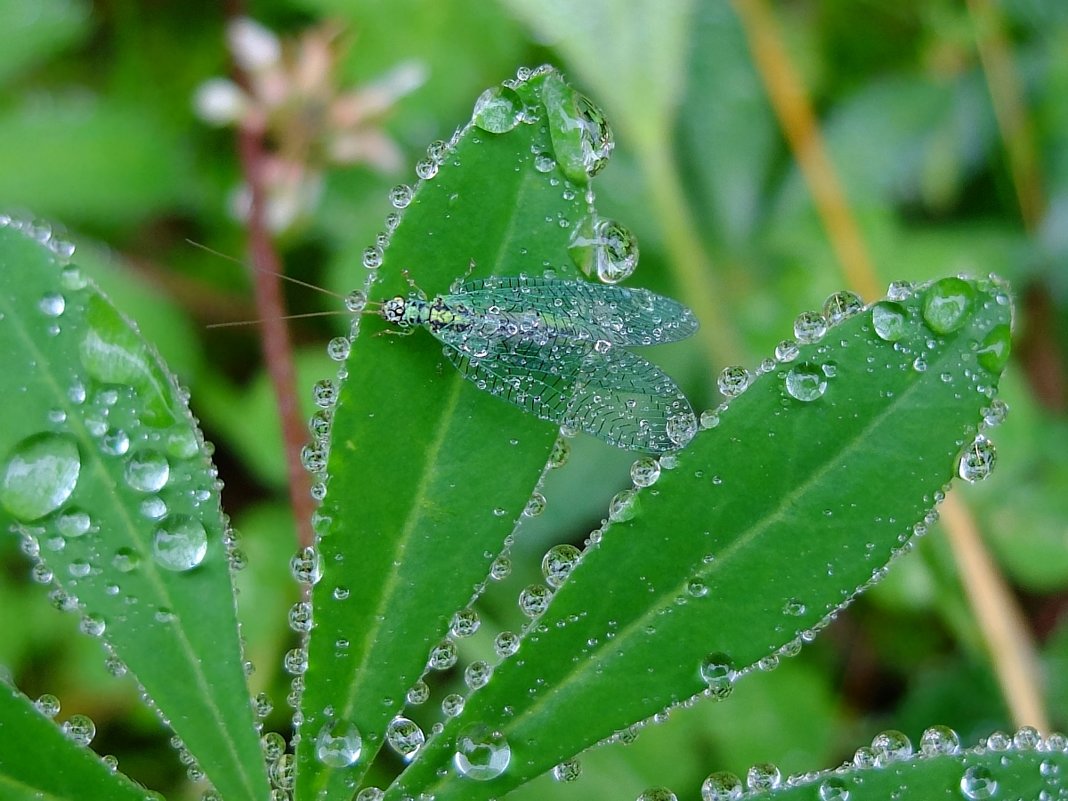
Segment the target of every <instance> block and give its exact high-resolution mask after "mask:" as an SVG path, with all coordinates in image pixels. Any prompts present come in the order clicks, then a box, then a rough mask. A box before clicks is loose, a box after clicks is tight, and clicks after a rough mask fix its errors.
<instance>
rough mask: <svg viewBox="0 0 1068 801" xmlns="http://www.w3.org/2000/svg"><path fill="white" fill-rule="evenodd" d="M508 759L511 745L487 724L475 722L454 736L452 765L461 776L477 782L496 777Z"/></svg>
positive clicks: (504, 767) (503, 768)
mask: <svg viewBox="0 0 1068 801" xmlns="http://www.w3.org/2000/svg"><path fill="white" fill-rule="evenodd" d="M511 760H512V749H511V747H510V746H509V745H508V741H507V740H506V739H505V738H504V735H503V734H501V733H500V732H499V731H494V730H493V729H491V728H490V727H489V726H486V725H483V724H475V725H474V726H470V727H468V728H467V729H465V730H464V731H463V732H461V733H460V734H459V736H457V738H456V752H455V754H454V755H453V765H455V767H456V772H457V773H458V774H459V775H460V776H463V777H464V778H467V779H474V780H475V781H480V782H484V781H489V780H490V779H496V778H497V777H498V776H500V775H501V774H502V773H504V772H505V770H507V769H508V763H509V762H510V761H511Z"/></svg>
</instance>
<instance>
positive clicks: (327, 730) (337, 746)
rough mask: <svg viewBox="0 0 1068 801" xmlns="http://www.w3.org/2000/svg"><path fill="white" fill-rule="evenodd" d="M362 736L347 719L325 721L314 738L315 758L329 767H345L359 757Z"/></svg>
mask: <svg viewBox="0 0 1068 801" xmlns="http://www.w3.org/2000/svg"><path fill="white" fill-rule="evenodd" d="M362 749H363V738H362V737H361V736H360V730H359V729H357V728H356V726H355V725H353V724H352V723H350V722H348V721H343V720H338V721H332V722H328V723H325V724H324V725H323V727H322V728H321V729H320V730H319V734H318V736H317V737H316V738H315V758H316V759H318V760H319V761H320V762H322V763H323V764H324V765H326V766H327V767H330V768H347V767H348V766H349V765H353V764H355V763H356V761H357V760H358V759H359V758H360V751H361V750H362Z"/></svg>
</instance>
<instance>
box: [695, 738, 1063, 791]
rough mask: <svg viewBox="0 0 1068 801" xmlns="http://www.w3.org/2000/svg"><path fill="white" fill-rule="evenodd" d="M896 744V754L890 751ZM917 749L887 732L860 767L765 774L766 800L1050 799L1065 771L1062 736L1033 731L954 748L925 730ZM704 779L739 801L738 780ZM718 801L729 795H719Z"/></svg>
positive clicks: (952, 743) (950, 740)
mask: <svg viewBox="0 0 1068 801" xmlns="http://www.w3.org/2000/svg"><path fill="white" fill-rule="evenodd" d="M902 745H903V746H904V749H903V750H901V751H895V750H894V749H895V747H897V746H902ZM921 749H922V750H921V752H920V753H915V754H914V753H913V752H912V745H911V743H909V742H908V740H907V739H905V738H904V736H903V735H900V732H887V733H884V735H881V736H880V737H877V738H876V740H875V741H874V742H873V747H872V748H866V749H858V751H857V754H858V757H857V759H858V760H859V759H865V760H867V762H866V764H864V765H863V766H857V767H853V766H848V767H843V768H839V769H838V770H834V771H824V772H822V773H818V774H815V776H813V777H811V778H809V777H807V776H806V777H805V778H804V779H803V780H802V781H794V782H793V783H787V782H786V781H785V779H784V778H783V777H781V776H779V775H778V774H777V773H776V774H773V775H771V776H770V777H769V780H770V782H771V787H774V788H775V789H774V790H773V791H772V792H769V793H767V795H766V797H767V798H769V799H771V798H774V799H776V801H780V800H781V801H800V800H801V799H805V800H806V801H808V800H809V799H811V801H824V799H828V798H838V799H849V801H884V800H885V799H887V798H900V799H916V801H921V800H925V799H931V798H962V799H965V801H980V799H988V798H1000V797H1003V796H1008V797H1011V798H1043V797H1050V798H1053V797H1055V796H1056V794H1057V793H1058V792H1059V791H1063V789H1064V780H1063V778H1062V777H1063V775H1064V772H1065V770H1068V753H1066V750H1068V749H1066V744H1065V740H1064V736H1063V735H1053V736H1051V737H1050V738H1049V739H1048V740H1043V738H1042V737H1041V736H1040V735H1038V734H1036V733H1035V731H1034V730H1033V729H1021V731H1020V732H1019V733H1018V734H1017V735H1016V737H1015V738H1012V737H1007V736H1006V735H1004V734H1000V733H994V734H992V735H990V737H989V738H988V739H987V741H986V744H985V745H983V746H978V747H976V748H972V749H968V750H961V749H960V747H959V745H958V744H957V740H956V735H955V734H954V733H952V732H951V731H950V730H948V729H944V728H941V727H932V728H931V729H928V730H927V731H926V732H924V739H923V741H921ZM862 754H863V755H864V756H863V757H861V755H862ZM747 778H749V780H750V781H751V777H747ZM712 779H716V780H717V789H720V790H722V789H723V788H725V787H726V786H730V785H732V784H733V785H734V786H736V787H737V788H738V790H737V793H738V797H741V794H742V783H741V782H740V781H739V780H738V779H737V777H735V776H733V775H730V774H727V775H724V774H714V775H713V776H711V777H709V781H711V780H712ZM706 785H707V782H706ZM723 797H724V798H728V797H734V796H729V795H727V794H726V793H724V795H723Z"/></svg>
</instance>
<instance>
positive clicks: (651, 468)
mask: <svg viewBox="0 0 1068 801" xmlns="http://www.w3.org/2000/svg"><path fill="white" fill-rule="evenodd" d="M702 418H703V415H702ZM659 478H660V462H658V461H657V460H656V459H654V458H652V457H651V456H642V457H640V458H638V459H635V460H634V463H633V464H632V465H631V466H630V480H631V481H632V482H634V486H635V487H651V486H653V484H655V483H656V482H657V480H658V479H659Z"/></svg>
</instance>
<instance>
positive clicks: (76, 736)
mask: <svg viewBox="0 0 1068 801" xmlns="http://www.w3.org/2000/svg"><path fill="white" fill-rule="evenodd" d="M63 733H64V734H65V735H66V736H67V737H68V738H69V739H70V740H71V741H72V742H74V744H75V745H80V746H83V747H84V746H87V745H89V743H91V742H92V741H93V738H94V737H96V724H95V723H93V720H92V718H90V717H88V716H87V715H71V716H70V718H69V719H68V720H67V721H66V722H65V723H64V724H63Z"/></svg>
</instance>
